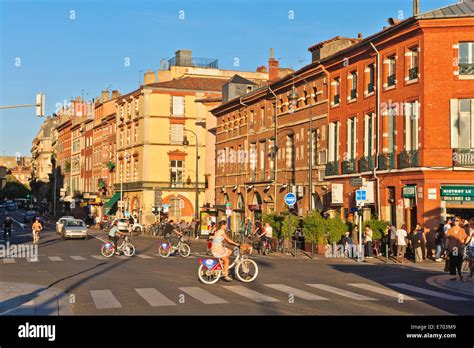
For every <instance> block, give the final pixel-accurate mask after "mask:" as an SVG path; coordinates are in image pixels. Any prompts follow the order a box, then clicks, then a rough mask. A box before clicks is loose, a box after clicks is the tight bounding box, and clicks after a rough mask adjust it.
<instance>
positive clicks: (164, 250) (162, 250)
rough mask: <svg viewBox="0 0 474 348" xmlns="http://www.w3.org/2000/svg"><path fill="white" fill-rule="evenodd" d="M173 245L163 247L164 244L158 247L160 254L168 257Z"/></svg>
mask: <svg viewBox="0 0 474 348" xmlns="http://www.w3.org/2000/svg"><path fill="white" fill-rule="evenodd" d="M171 249H172V248H171V247H166V248H163V245H160V247H159V248H158V254H159V255H160V256H161V257H165V258H166V257H168V256H170V255H171Z"/></svg>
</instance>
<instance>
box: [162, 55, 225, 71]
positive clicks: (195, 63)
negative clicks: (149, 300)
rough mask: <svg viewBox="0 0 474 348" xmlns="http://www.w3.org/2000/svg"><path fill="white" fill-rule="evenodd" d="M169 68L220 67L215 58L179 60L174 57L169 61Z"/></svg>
mask: <svg viewBox="0 0 474 348" xmlns="http://www.w3.org/2000/svg"><path fill="white" fill-rule="evenodd" d="M168 64H169V66H170V67H171V66H187V67H199V68H214V69H217V68H218V67H219V65H218V60H217V59H213V58H194V57H192V58H179V59H176V57H173V58H171V59H168Z"/></svg>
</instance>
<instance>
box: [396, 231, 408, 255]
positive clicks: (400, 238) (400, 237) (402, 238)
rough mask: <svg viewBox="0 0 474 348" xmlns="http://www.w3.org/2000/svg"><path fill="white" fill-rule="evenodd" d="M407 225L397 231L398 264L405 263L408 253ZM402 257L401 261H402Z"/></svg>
mask: <svg viewBox="0 0 474 348" xmlns="http://www.w3.org/2000/svg"><path fill="white" fill-rule="evenodd" d="M406 228H407V227H406V225H402V227H401V228H399V229H398V230H397V232H396V233H395V235H396V236H397V262H400V263H403V259H404V257H405V253H406V251H407V236H408V233H407V230H406ZM400 256H401V261H400Z"/></svg>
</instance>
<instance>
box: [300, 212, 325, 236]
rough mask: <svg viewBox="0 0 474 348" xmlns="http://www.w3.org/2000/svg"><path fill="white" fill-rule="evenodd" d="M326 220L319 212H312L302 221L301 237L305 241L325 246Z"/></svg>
mask: <svg viewBox="0 0 474 348" xmlns="http://www.w3.org/2000/svg"><path fill="white" fill-rule="evenodd" d="M326 229H327V227H326V220H325V219H324V218H323V217H322V216H321V212H320V211H318V210H313V211H310V212H309V213H308V215H307V216H306V217H305V218H304V219H303V235H304V238H305V240H308V241H310V242H315V243H316V244H326Z"/></svg>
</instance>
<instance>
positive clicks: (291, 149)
mask: <svg viewBox="0 0 474 348" xmlns="http://www.w3.org/2000/svg"><path fill="white" fill-rule="evenodd" d="M286 167H287V168H290V169H294V167H295V141H294V137H293V135H287V136H286Z"/></svg>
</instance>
